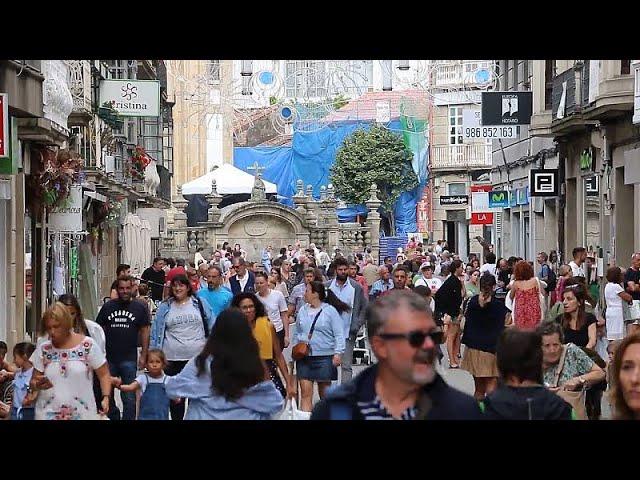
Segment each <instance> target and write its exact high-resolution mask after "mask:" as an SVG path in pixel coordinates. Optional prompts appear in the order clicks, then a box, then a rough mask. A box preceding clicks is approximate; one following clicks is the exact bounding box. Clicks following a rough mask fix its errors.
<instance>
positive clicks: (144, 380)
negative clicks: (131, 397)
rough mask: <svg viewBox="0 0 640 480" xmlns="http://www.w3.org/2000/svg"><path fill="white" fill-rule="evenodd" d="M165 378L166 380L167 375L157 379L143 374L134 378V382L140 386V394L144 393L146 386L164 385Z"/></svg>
mask: <svg viewBox="0 0 640 480" xmlns="http://www.w3.org/2000/svg"><path fill="white" fill-rule="evenodd" d="M165 378H167V375H165V374H164V373H163V374H162V375H160V376H159V377H158V378H153V377H152V376H151V375H149V374H144V373H143V374H142V375H138V376H137V377H136V382H138V384H139V385H140V392H141V393H144V391H145V390H146V389H147V385H148V384H150V383H164V380H165Z"/></svg>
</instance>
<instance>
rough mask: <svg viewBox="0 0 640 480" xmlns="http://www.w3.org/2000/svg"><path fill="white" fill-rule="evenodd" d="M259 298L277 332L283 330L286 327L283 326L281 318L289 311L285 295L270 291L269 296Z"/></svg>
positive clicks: (259, 296)
mask: <svg viewBox="0 0 640 480" xmlns="http://www.w3.org/2000/svg"><path fill="white" fill-rule="evenodd" d="M258 298H259V299H260V301H261V302H262V304H263V305H264V308H265V310H266V311H267V316H268V317H269V320H270V321H271V323H273V326H274V327H275V328H276V332H279V331H280V330H282V329H283V328H284V325H283V324H282V317H280V313H281V312H286V311H287V310H288V308H287V301H286V300H285V298H284V295H282V293H281V292H278V291H277V290H269V295H267V296H266V297H263V296H262V295H258Z"/></svg>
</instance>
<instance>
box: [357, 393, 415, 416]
mask: <svg viewBox="0 0 640 480" xmlns="http://www.w3.org/2000/svg"><path fill="white" fill-rule="evenodd" d="M358 409H360V413H361V414H362V416H363V417H364V419H365V420H413V419H414V418H415V416H416V414H417V412H418V409H417V408H416V407H415V406H414V407H409V408H407V409H406V410H405V411H404V412H402V415H400V418H396V417H394V416H393V415H391V414H390V413H389V412H388V411H387V409H386V408H385V406H384V405H382V401H381V400H380V398H379V397H378V396H377V395H376V398H374V399H373V400H371V401H368V402H358Z"/></svg>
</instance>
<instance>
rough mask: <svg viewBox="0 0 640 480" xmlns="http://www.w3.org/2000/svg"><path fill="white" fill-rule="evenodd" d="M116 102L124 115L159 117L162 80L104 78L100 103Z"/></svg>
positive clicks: (119, 110)
mask: <svg viewBox="0 0 640 480" xmlns="http://www.w3.org/2000/svg"><path fill="white" fill-rule="evenodd" d="M105 102H114V103H113V108H115V109H116V110H117V111H118V113H119V114H120V115H122V116H123V117H159V116H160V82H159V81H157V80H102V81H101V82H100V105H104V103H105Z"/></svg>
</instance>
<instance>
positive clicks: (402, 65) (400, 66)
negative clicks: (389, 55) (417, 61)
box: [397, 60, 409, 72]
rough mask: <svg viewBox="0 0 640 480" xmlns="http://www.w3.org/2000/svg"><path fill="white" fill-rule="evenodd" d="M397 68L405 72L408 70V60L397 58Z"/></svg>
mask: <svg viewBox="0 0 640 480" xmlns="http://www.w3.org/2000/svg"><path fill="white" fill-rule="evenodd" d="M397 68H398V70H402V71H403V72H406V71H407V70H409V60H398V67H397Z"/></svg>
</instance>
